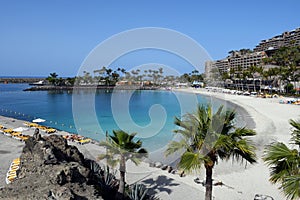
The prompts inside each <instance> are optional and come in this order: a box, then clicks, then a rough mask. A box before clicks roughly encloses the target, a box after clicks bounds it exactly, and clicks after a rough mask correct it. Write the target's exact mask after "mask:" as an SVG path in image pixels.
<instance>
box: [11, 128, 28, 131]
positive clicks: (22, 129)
mask: <svg viewBox="0 0 300 200" xmlns="http://www.w3.org/2000/svg"><path fill="white" fill-rule="evenodd" d="M27 130H28V128H25V127H19V128H15V129H13V131H16V132H22V131H27Z"/></svg>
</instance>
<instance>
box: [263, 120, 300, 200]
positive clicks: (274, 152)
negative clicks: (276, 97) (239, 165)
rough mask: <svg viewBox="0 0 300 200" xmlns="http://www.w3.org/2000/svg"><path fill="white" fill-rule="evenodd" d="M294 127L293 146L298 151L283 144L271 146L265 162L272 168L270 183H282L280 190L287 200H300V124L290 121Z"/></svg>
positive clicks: (278, 143) (267, 149)
mask: <svg viewBox="0 0 300 200" xmlns="http://www.w3.org/2000/svg"><path fill="white" fill-rule="evenodd" d="M290 124H291V125H292V127H293V131H292V138H291V144H294V145H297V146H298V150H297V149H290V148H289V147H287V146H286V145H285V144H284V143H282V142H277V143H273V144H271V145H269V146H268V147H267V148H266V151H265V155H264V157H263V159H264V161H265V162H266V163H267V165H268V166H270V171H271V172H270V181H271V182H272V183H280V184H281V185H280V187H279V189H281V190H282V191H283V193H284V194H285V196H286V197H287V199H291V200H294V199H299V198H300V168H299V167H300V155H299V153H300V151H299V148H300V122H297V121H294V120H290Z"/></svg>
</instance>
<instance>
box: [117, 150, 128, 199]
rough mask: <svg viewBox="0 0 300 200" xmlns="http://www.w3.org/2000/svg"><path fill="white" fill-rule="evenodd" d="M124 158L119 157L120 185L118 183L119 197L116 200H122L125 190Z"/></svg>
mask: <svg viewBox="0 0 300 200" xmlns="http://www.w3.org/2000/svg"><path fill="white" fill-rule="evenodd" d="M125 170H126V166H125V158H124V156H122V157H121V162H120V183H119V190H118V193H119V195H120V196H121V198H120V197H119V198H118V199H123V197H124V190H125Z"/></svg>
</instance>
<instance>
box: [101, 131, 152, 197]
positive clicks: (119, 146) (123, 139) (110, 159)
mask: <svg viewBox="0 0 300 200" xmlns="http://www.w3.org/2000/svg"><path fill="white" fill-rule="evenodd" d="M135 135H136V133H131V134H128V133H126V132H124V131H122V130H117V131H115V130H114V131H113V135H107V137H106V141H102V142H100V146H104V147H106V150H107V153H106V154H101V155H99V157H98V158H99V159H100V160H102V159H107V164H108V165H110V166H111V167H115V166H116V165H117V164H118V163H119V171H120V184H119V190H118V192H119V193H120V194H122V195H123V194H124V189H125V173H126V161H127V160H131V161H132V162H133V163H135V164H136V165H138V164H139V163H140V162H141V159H142V158H144V157H147V154H148V153H147V151H146V149H144V148H142V142H141V141H140V140H137V141H134V137H135Z"/></svg>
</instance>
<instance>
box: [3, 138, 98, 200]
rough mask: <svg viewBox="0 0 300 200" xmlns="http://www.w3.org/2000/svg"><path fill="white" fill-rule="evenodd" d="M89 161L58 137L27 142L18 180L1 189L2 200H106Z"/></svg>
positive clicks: (34, 139) (32, 139) (33, 139)
mask: <svg viewBox="0 0 300 200" xmlns="http://www.w3.org/2000/svg"><path fill="white" fill-rule="evenodd" d="M89 165H90V163H89V161H88V160H85V159H84V156H83V155H82V154H81V153H80V152H79V150H78V149H77V148H76V147H74V146H70V145H68V144H67V141H66V140H65V139H64V138H63V137H61V136H58V135H51V136H48V137H44V138H42V137H40V135H36V136H35V137H32V138H30V139H28V140H27V141H26V144H25V147H24V149H23V152H22V155H21V164H20V170H19V172H18V179H16V180H15V181H14V182H13V183H11V184H9V185H7V187H5V188H2V189H0V199H48V200H50V199H51V200H55V199H57V200H58V199H102V197H100V196H99V195H97V194H98V191H97V189H96V186H94V185H93V179H94V177H93V176H94V175H93V173H92V172H91V171H90V169H89Z"/></svg>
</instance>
